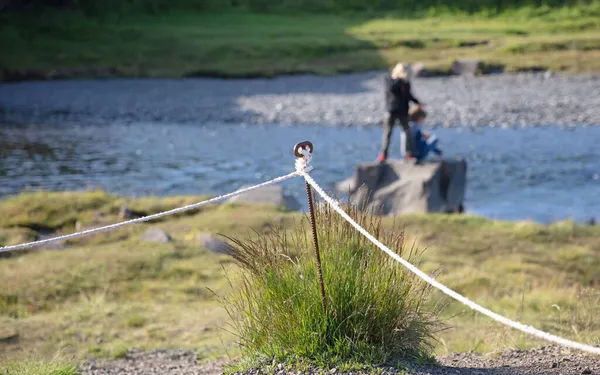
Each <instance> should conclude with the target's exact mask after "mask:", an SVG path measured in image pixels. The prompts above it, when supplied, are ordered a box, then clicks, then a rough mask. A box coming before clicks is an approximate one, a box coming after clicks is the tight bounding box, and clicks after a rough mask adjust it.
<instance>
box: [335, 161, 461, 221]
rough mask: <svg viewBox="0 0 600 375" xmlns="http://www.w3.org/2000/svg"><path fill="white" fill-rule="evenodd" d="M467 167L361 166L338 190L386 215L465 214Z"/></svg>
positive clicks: (441, 163) (446, 163)
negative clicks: (418, 213) (420, 213)
mask: <svg viewBox="0 0 600 375" xmlns="http://www.w3.org/2000/svg"><path fill="white" fill-rule="evenodd" d="M466 183H467V163H466V162H465V161H464V160H462V159H456V160H442V161H431V162H424V163H419V164H415V163H413V162H405V161H403V160H389V161H388V162H387V163H385V164H379V163H377V162H367V163H361V164H359V165H358V166H357V167H356V171H355V174H354V176H353V177H352V178H350V179H347V180H345V181H343V182H340V183H338V184H337V186H336V190H337V191H338V194H341V195H342V196H347V195H348V194H350V197H351V199H352V201H353V203H355V204H357V205H358V207H361V208H365V209H370V210H374V212H376V213H379V214H382V215H400V214H405V213H413V212H422V213H427V212H445V213H451V212H463V210H464V204H463V202H464V198H465V188H466Z"/></svg>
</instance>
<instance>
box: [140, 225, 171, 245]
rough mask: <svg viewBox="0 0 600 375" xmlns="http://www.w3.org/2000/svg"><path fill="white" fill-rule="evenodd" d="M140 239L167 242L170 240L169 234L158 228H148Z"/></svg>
mask: <svg viewBox="0 0 600 375" xmlns="http://www.w3.org/2000/svg"><path fill="white" fill-rule="evenodd" d="M140 239H141V240H142V241H147V242H156V243H169V242H171V236H169V234H168V233H167V232H165V231H164V230H162V229H159V228H149V229H148V230H147V231H146V233H144V234H143V235H142V237H141V238H140Z"/></svg>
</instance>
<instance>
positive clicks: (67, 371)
mask: <svg viewBox="0 0 600 375" xmlns="http://www.w3.org/2000/svg"><path fill="white" fill-rule="evenodd" d="M4 371H5V372H4ZM0 373H2V374H9V375H78V374H79V373H78V372H77V369H76V368H75V366H72V365H63V364H59V363H56V362H46V361H22V362H9V363H7V364H6V368H5V369H2V367H0Z"/></svg>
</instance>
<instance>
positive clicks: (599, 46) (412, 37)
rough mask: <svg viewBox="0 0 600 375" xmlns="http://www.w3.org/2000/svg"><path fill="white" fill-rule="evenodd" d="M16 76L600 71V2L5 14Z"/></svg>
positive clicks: (2, 37)
mask: <svg viewBox="0 0 600 375" xmlns="http://www.w3.org/2000/svg"><path fill="white" fill-rule="evenodd" d="M0 44H1V45H2V46H3V51H4V52H5V53H3V54H1V55H0V71H2V72H3V73H1V74H3V79H4V80H21V79H36V78H37V79H44V78H69V77H98V76H127V77H183V76H218V77H254V76H274V75H279V74H297V73H316V74H334V73H341V72H357V71H366V70H374V69H384V68H387V67H390V66H392V65H393V64H395V63H396V62H398V61H407V62H423V63H424V64H425V66H426V67H428V68H430V69H431V70H432V71H434V72H445V71H447V70H448V69H449V67H450V65H451V63H452V61H453V60H454V59H470V58H475V59H480V60H482V61H483V62H484V63H486V64H487V66H490V67H496V66H504V67H505V69H506V70H507V71H521V70H543V69H552V70H556V71H565V72H573V73H591V72H599V71H600V2H592V3H591V4H588V5H585V4H582V5H579V6H570V7H565V8H549V7H537V8H533V7H522V8H519V9H516V10H506V11H503V12H500V13H497V14H496V13H493V14H492V13H489V12H488V13H485V12H479V13H475V14H466V13H460V12H450V13H449V12H440V11H431V12H429V13H427V12H425V13H422V14H421V16H420V17H414V16H411V17H407V15H406V14H404V15H403V14H399V13H397V12H396V13H393V12H390V13H385V14H384V13H373V14H368V13H361V14H359V13H330V14H327V13H299V12H295V13H289V12H287V13H255V12H248V11H231V10H229V11H226V12H214V13H213V12H190V11H188V12H182V11H171V12H164V13H163V12H161V13H159V14H157V15H147V14H136V15H134V14H124V15H120V14H112V15H107V16H106V17H85V16H83V15H82V14H81V13H79V12H76V11H72V12H69V11H61V12H58V11H54V10H50V11H47V12H39V13H33V14H30V13H24V14H20V13H17V14H13V13H7V14H0Z"/></svg>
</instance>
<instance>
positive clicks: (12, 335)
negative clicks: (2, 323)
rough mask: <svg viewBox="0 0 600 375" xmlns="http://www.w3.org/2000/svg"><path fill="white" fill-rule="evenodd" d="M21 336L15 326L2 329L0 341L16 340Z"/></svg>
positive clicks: (0, 330)
mask: <svg viewBox="0 0 600 375" xmlns="http://www.w3.org/2000/svg"><path fill="white" fill-rule="evenodd" d="M18 338H19V334H18V333H17V331H16V330H15V329H13V328H6V329H0V342H5V343H9V342H15V341H17V340H18Z"/></svg>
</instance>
